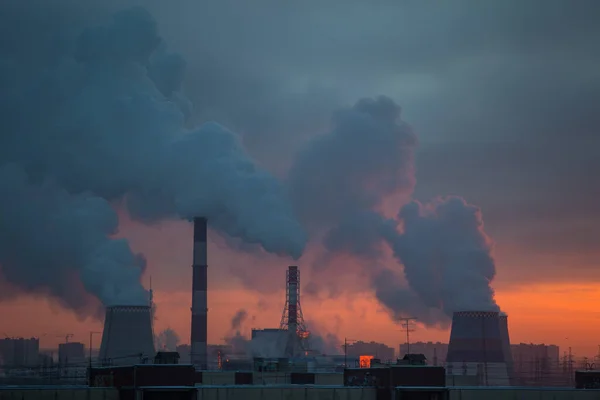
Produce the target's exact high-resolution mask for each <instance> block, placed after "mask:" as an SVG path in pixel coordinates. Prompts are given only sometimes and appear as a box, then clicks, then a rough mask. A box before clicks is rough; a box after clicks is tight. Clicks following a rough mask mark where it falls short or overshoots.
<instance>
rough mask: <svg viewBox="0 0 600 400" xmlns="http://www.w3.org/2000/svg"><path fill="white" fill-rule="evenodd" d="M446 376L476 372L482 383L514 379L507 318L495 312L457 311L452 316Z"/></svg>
mask: <svg viewBox="0 0 600 400" xmlns="http://www.w3.org/2000/svg"><path fill="white" fill-rule="evenodd" d="M446 372H447V374H448V375H476V376H479V377H481V380H482V382H480V383H479V384H481V385H485V386H489V385H491V386H509V385H510V384H511V382H512V381H513V376H512V375H513V374H512V355H511V350H510V339H509V335H508V317H507V316H506V315H505V314H501V313H499V312H497V311H459V312H455V313H454V315H453V316H452V330H451V332H450V343H449V344H448V355H447V357H446Z"/></svg>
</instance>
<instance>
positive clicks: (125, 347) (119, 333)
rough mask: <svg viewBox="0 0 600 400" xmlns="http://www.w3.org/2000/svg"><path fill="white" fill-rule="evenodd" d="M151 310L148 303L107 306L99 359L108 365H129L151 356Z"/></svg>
mask: <svg viewBox="0 0 600 400" xmlns="http://www.w3.org/2000/svg"><path fill="white" fill-rule="evenodd" d="M154 355H155V350H154V340H153V337H152V310H151V308H150V307H148V306H113V307H107V308H106V317H105V319H104V331H103V332H102V344H101V345H100V355H99V357H100V362H102V363H103V364H105V365H106V364H108V365H132V364H140V363H147V362H151V361H152V360H153V359H154Z"/></svg>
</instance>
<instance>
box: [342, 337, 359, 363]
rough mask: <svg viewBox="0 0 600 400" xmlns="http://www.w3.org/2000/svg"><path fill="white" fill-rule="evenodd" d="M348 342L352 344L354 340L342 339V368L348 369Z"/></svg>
mask: <svg viewBox="0 0 600 400" xmlns="http://www.w3.org/2000/svg"><path fill="white" fill-rule="evenodd" d="M348 342H350V343H354V342H356V340H354V339H348V338H344V368H348ZM355 366H356V365H355Z"/></svg>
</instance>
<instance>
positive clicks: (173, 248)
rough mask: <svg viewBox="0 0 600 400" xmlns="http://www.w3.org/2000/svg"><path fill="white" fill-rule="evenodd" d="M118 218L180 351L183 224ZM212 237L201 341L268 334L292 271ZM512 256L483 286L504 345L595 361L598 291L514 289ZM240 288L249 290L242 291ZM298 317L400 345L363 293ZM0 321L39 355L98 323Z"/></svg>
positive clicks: (20, 307) (52, 314)
mask: <svg viewBox="0 0 600 400" xmlns="http://www.w3.org/2000/svg"><path fill="white" fill-rule="evenodd" d="M121 218H122V226H121V232H120V235H121V236H125V237H127V238H128V239H129V240H130V242H131V245H132V247H133V249H134V250H135V251H139V252H143V253H144V254H145V255H146V256H147V258H148V270H147V273H146V276H145V280H146V281H147V280H148V279H147V278H148V276H149V275H151V276H152V280H153V285H154V299H155V302H156V303H157V307H158V309H157V320H156V324H155V331H156V332H159V331H161V330H163V329H165V328H167V327H170V328H172V329H174V330H175V331H176V332H177V333H178V334H179V335H180V337H181V338H182V343H188V342H189V334H190V332H189V331H190V327H189V323H190V304H191V291H190V287H189V286H190V285H191V284H190V282H191V279H190V278H191V272H192V269H191V253H192V243H191V235H192V232H191V230H192V229H191V224H188V223H185V222H181V221H175V222H167V223H162V224H160V225H158V226H152V227H147V226H143V225H141V224H139V223H133V222H132V221H130V220H129V219H128V218H127V217H126V216H124V215H121ZM215 236H216V235H211V238H210V239H209V254H210V260H209V290H210V294H209V317H208V318H209V320H208V322H209V332H208V339H209V342H210V343H221V342H223V339H224V337H225V336H226V335H228V334H231V330H230V324H231V318H232V317H233V316H234V314H235V313H236V311H237V310H239V309H245V310H247V312H248V315H249V317H248V319H247V320H246V322H245V323H244V324H243V326H242V333H243V334H246V335H249V333H250V329H251V328H269V327H278V324H279V320H280V318H281V311H282V308H283V304H284V294H285V293H284V282H285V269H286V267H287V265H291V264H292V263H293V262H292V261H291V260H286V259H281V258H278V257H275V256H268V255H262V256H254V255H248V254H239V253H235V252H232V251H231V250H230V249H229V248H227V247H226V246H224V244H223V243H221V242H219V241H218V239H215ZM515 254H518V253H517V250H516V248H513V247H512V246H511V245H510V244H506V245H501V244H498V245H497V248H496V260H497V270H498V276H497V279H496V280H495V281H494V284H493V286H494V287H495V288H496V300H497V302H498V304H499V305H500V306H501V308H502V309H503V311H505V312H507V313H508V315H509V327H510V335H511V342H513V343H519V342H527V343H529V342H533V343H547V344H548V343H553V344H557V345H559V346H560V347H561V351H566V350H567V349H568V347H569V346H571V347H572V349H573V353H574V354H575V356H591V355H595V354H597V352H598V345H599V344H600V312H599V311H598V310H597V305H598V304H600V287H597V285H594V283H593V282H590V283H569V282H568V281H566V280H565V282H564V283H558V282H547V283H537V284H532V283H530V282H527V283H523V284H522V285H517V284H515V283H514V278H513V273H514V271H515V268H520V265H522V264H521V263H523V261H522V258H521V259H520V258H519V257H517V256H515ZM312 261H314V260H312ZM312 261H311V260H305V259H304V258H303V259H301V260H300V262H299V263H298V264H297V265H299V266H300V268H301V272H302V279H303V282H304V283H306V282H307V279H308V277H309V276H310V267H311V262H312ZM527 265H531V264H527ZM542 265H543V264H540V265H536V266H535V267H536V268H541V266H542ZM345 267H346V268H350V267H347V266H345ZM325 274H326V272H325ZM324 276H326V275H324ZM326 277H327V278H328V279H332V278H331V276H326ZM572 278H573V279H572V280H571V282H576V280H575V277H572ZM333 279H335V280H339V281H340V282H343V283H344V284H348V285H352V284H353V283H355V282H360V281H361V278H360V276H357V275H355V274H354V272H353V270H352V269H348V274H347V276H339V277H338V276H335V275H334V277H333ZM243 281H245V282H246V286H244V284H243V283H242V282H243ZM248 282H250V283H248ZM249 284H250V286H251V287H253V288H254V289H255V290H249V289H247V287H249V286H248V285H249ZM302 308H303V312H304V317H305V319H306V320H307V321H308V322H312V323H313V325H312V329H313V330H314V329H315V328H318V330H319V331H321V332H325V331H326V332H330V333H334V334H336V335H337V336H338V337H339V338H340V344H341V342H342V341H343V338H344V337H347V338H350V339H355V340H357V339H360V340H365V341H371V340H373V341H378V342H384V343H386V344H388V345H389V346H393V347H394V348H396V349H397V348H398V345H399V344H400V343H403V342H404V337H405V336H404V334H403V332H402V330H401V328H400V327H399V326H398V325H396V324H394V323H393V322H392V321H391V319H390V317H389V315H388V314H387V312H386V310H385V309H384V308H383V307H382V306H380V305H379V304H378V302H377V301H376V300H375V298H374V297H373V295H372V294H370V293H369V292H368V291H364V290H363V291H359V292H356V293H353V292H352V291H350V292H347V293H343V294H341V295H340V296H339V297H337V298H334V299H325V300H319V299H316V298H313V297H309V296H304V297H303V298H302ZM0 315H1V316H2V319H1V320H0V334H6V335H8V336H39V337H40V342H41V343H40V345H41V347H44V348H46V347H54V346H57V344H58V343H60V342H61V341H64V337H65V335H66V334H67V333H72V334H74V337H73V338H72V339H71V340H72V341H81V342H84V343H86V345H87V343H88V341H89V332H90V331H101V330H102V324H101V322H99V321H94V320H91V319H88V320H83V321H82V320H78V319H77V318H76V316H75V315H73V313H71V312H69V311H67V310H63V309H61V308H59V307H58V306H57V305H56V304H54V303H51V302H49V301H47V300H46V299H42V298H37V299H36V298H32V297H26V296H21V297H19V298H16V299H14V300H12V301H7V302H3V303H0ZM315 325H316V326H315ZM310 328H311V326H309V329H310ZM448 337H449V332H448V331H445V330H437V329H427V328H425V327H423V326H417V329H416V331H415V332H414V333H412V335H411V341H442V342H447V341H448ZM94 343H95V344H94V346H93V347H97V346H98V344H99V337H95V338H94Z"/></svg>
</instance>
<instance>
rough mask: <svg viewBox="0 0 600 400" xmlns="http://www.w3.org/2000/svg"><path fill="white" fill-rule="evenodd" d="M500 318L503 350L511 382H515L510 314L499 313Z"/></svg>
mask: <svg viewBox="0 0 600 400" xmlns="http://www.w3.org/2000/svg"><path fill="white" fill-rule="evenodd" d="M498 318H499V319H500V335H501V336H500V339H501V340H502V351H503V352H504V360H505V362H506V366H507V369H508V378H509V380H510V384H511V385H513V384H514V383H515V369H514V367H515V365H514V360H513V356H512V350H511V348H510V336H509V334H508V316H507V315H506V314H504V313H500V314H499V315H498Z"/></svg>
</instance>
